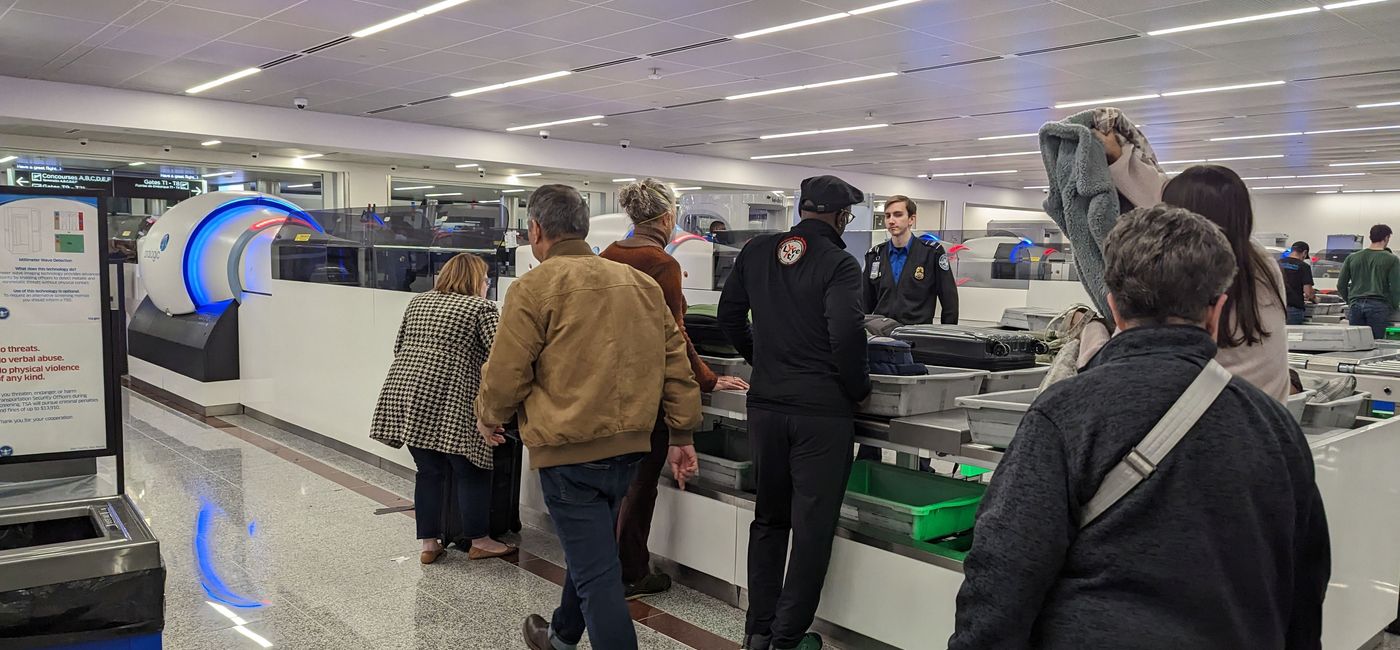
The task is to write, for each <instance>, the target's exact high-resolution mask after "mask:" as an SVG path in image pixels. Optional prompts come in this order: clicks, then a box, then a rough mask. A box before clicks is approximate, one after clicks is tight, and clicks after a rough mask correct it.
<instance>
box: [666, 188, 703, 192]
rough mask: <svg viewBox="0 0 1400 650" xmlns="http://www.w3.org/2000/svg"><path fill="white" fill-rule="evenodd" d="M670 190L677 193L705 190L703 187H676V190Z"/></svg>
mask: <svg viewBox="0 0 1400 650" xmlns="http://www.w3.org/2000/svg"><path fill="white" fill-rule="evenodd" d="M672 189H674V190H675V191H677V192H694V191H697V190H703V189H705V188H703V187H676V188H672Z"/></svg>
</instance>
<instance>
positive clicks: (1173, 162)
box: [1157, 153, 1283, 165]
mask: <svg viewBox="0 0 1400 650" xmlns="http://www.w3.org/2000/svg"><path fill="white" fill-rule="evenodd" d="M1282 157H1283V154H1281V153H1276V154H1273V155H1269V156H1232V157H1229V158H1192V159H1190V160H1163V161H1159V162H1158V163H1157V164H1159V165H1189V164H1194V163H1216V162H1230V161H1231V160H1267V159H1269V158H1282Z"/></svg>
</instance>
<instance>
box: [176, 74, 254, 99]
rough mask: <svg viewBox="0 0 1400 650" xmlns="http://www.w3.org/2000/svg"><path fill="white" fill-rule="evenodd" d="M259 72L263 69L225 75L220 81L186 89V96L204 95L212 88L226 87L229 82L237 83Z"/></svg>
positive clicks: (216, 80) (207, 82)
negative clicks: (203, 93)
mask: <svg viewBox="0 0 1400 650" xmlns="http://www.w3.org/2000/svg"><path fill="white" fill-rule="evenodd" d="M259 72H262V68H247V69H244V70H239V71H238V72H235V73H233V74H230V75H224V76H222V77H219V78H218V79H215V80H213V81H206V82H204V83H202V84H199V85H198V86H195V87H193V88H186V89H185V94H188V95H195V94H198V93H202V92H204V91H206V90H209V89H210V88H213V87H215V86H222V85H224V84H226V83H228V82H230V81H237V80H239V79H242V78H244V77H246V76H248V75H254V74H257V73H259Z"/></svg>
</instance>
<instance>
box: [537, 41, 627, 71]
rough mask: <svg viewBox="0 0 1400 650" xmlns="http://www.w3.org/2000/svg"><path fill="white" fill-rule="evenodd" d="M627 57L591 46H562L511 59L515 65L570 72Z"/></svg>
mask: <svg viewBox="0 0 1400 650" xmlns="http://www.w3.org/2000/svg"><path fill="white" fill-rule="evenodd" d="M628 56H629V55H628V54H627V53H625V52H619V51H617V50H608V49H603V48H601V47H594V46H592V45H564V46H560V47H556V48H554V49H551V50H544V51H542V52H536V53H534V54H527V55H525V56H520V57H516V58H514V59H511V60H512V61H515V62H516V63H524V64H526V65H534V66H540V67H543V68H550V69H552V70H571V69H573V68H578V67H582V66H585V65H591V64H596V63H606V62H608V61H616V60H618V59H625V58H627V57H628Z"/></svg>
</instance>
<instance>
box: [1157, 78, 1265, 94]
mask: <svg viewBox="0 0 1400 650" xmlns="http://www.w3.org/2000/svg"><path fill="white" fill-rule="evenodd" d="M1285 83H1286V82H1284V81H1278V80H1275V81H1259V82H1255V83H1247V84H1234V85H1230V86H1213V87H1211V88H1192V89H1190V90H1173V91H1171V92H1166V93H1162V96H1163V97H1181V96H1182V95H1200V94H1204V93H1219V92H1225V91H1229V90H1249V89H1250V88H1267V87H1269V86H1282V85H1283V84H1285Z"/></svg>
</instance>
